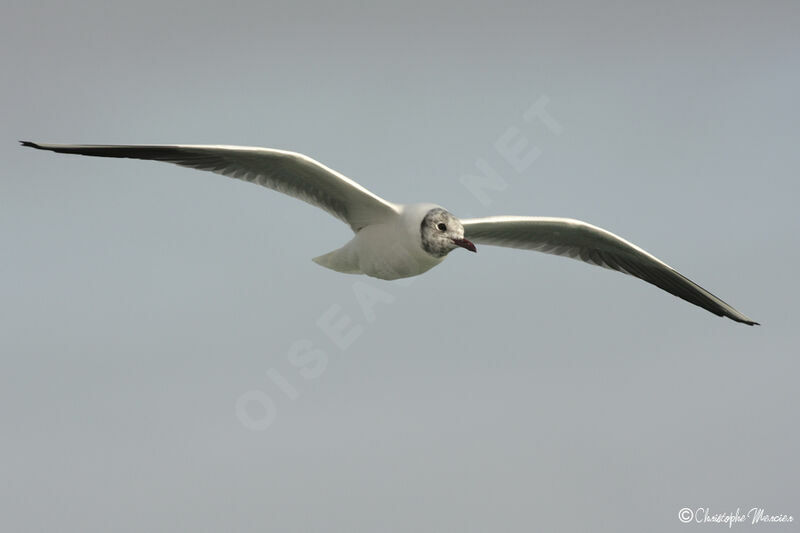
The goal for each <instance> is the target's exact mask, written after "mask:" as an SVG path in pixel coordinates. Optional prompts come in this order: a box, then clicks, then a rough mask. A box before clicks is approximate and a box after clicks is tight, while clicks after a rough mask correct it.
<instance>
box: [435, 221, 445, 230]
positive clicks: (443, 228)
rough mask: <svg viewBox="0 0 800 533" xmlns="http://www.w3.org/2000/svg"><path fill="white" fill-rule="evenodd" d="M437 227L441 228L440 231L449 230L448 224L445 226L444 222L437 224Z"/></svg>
mask: <svg viewBox="0 0 800 533" xmlns="http://www.w3.org/2000/svg"><path fill="white" fill-rule="evenodd" d="M436 227H437V228H439V231H447V226H445V225H444V224H442V223H441V222H439V223H438V224H436Z"/></svg>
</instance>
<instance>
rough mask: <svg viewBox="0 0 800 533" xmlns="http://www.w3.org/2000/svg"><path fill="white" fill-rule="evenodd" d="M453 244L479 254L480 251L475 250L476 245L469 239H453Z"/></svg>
mask: <svg viewBox="0 0 800 533" xmlns="http://www.w3.org/2000/svg"><path fill="white" fill-rule="evenodd" d="M453 243H454V244H457V245H458V246H460V247H462V248H466V249H467V250H469V251H470V252H477V251H478V249H477V248H475V245H474V244H472V243H471V242H470V241H468V240H467V239H453Z"/></svg>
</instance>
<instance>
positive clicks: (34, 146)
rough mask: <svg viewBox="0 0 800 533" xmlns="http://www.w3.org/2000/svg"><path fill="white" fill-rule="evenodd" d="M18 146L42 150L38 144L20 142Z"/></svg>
mask: <svg viewBox="0 0 800 533" xmlns="http://www.w3.org/2000/svg"><path fill="white" fill-rule="evenodd" d="M19 144H21V145H22V146H30V147H31V148H39V149H40V150H41V148H42V147H41V146H39V145H38V144H36V143H34V142H31V141H20V142H19Z"/></svg>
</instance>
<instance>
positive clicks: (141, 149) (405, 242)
mask: <svg viewBox="0 0 800 533" xmlns="http://www.w3.org/2000/svg"><path fill="white" fill-rule="evenodd" d="M20 143H21V144H22V145H23V146H29V147H31V148H38V149H40V150H50V151H53V152H58V153H64V154H80V155H90V156H99V157H122V158H131V159H146V160H154V161H165V162H168V163H174V164H177V165H181V166H184V167H190V168H195V169H199V170H207V171H211V172H216V173H218V174H223V175H225V176H229V177H231V178H236V179H240V180H243V181H248V182H251V183H257V184H259V185H263V186H264V187H268V188H270V189H273V190H276V191H278V192H282V193H284V194H287V195H289V196H293V197H294V198H297V199H299V200H303V201H305V202H308V203H309V204H311V205H315V206H317V207H319V208H321V209H324V210H325V211H327V212H328V213H330V214H331V215H333V216H334V217H336V218H338V219H340V220H341V221H342V222H344V223H345V224H348V225H349V226H350V228H351V229H352V230H353V233H354V234H355V235H354V237H353V238H352V239H351V240H350V241H349V242H348V243H347V244H345V245H344V246H342V247H341V248H338V249H336V250H334V251H332V252H329V253H327V254H325V255H321V256H319V257H315V258H314V259H313V261H315V262H316V263H318V264H320V265H322V266H324V267H326V268H329V269H331V270H335V271H337V272H343V273H347V274H366V275H367V276H372V277H375V278H380V279H385V280H394V279H400V278H407V277H411V276H417V275H419V274H422V273H424V272H427V271H428V270H430V269H431V268H433V267H435V266H436V265H438V264H439V263H441V262H442V261H444V259H445V257H447V255H448V254H449V253H450V252H451V251H453V250H455V249H456V248H464V249H466V250H469V251H471V252H476V251H477V249H476V247H475V244H476V243H477V244H487V245H492V246H505V247H508V248H519V249H523V250H535V251H538V252H544V253H548V254H554V255H561V256H566V257H571V258H573V259H579V260H582V261H585V262H587V263H590V264H593V265H597V266H601V267H605V268H608V269H611V270H616V271H618V272H622V273H624V274H629V275H631V276H634V277H637V278H639V279H642V280H644V281H646V282H648V283H651V284H653V285H655V286H656V287H659V288H661V289H663V290H665V291H667V292H669V293H671V294H673V295H675V296H677V297H679V298H682V299H684V300H686V301H687V302H690V303H693V304H695V305H697V306H699V307H702V308H703V309H706V310H708V311H710V312H712V313H714V314H715V315H718V316H724V317H728V318H730V319H732V320H735V321H736V322H742V323H744V324H749V325H757V324H758V323H757V322H754V321H753V320H751V319H749V318H748V317H747V316H745V315H744V314H742V313H740V312H739V311H737V310H736V309H734V308H733V307H731V306H730V305H728V304H726V303H725V302H723V301H722V300H721V299H719V298H717V297H716V296H714V295H713V294H711V293H710V292H708V291H707V290H705V289H704V288H702V287H701V286H699V285H697V284H696V283H694V282H693V281H691V280H690V279H688V278H686V277H685V276H683V275H682V274H680V273H679V272H678V271H677V270H675V269H673V268H672V267H670V266H669V265H667V264H666V263H664V262H663V261H661V260H660V259H657V258H656V257H655V256H653V255H651V254H649V253H648V252H646V251H644V250H643V249H641V248H639V247H638V246H636V245H634V244H631V243H630V242H628V241H626V240H625V239H623V238H621V237H618V236H616V235H614V234H613V233H611V232H609V231H606V230H604V229H602V228H598V227H597V226H593V225H591V224H588V223H586V222H582V221H580V220H574V219H569V218H552V217H530V216H492V217H485V218H467V219H459V218H457V217H456V216H455V215H453V214H452V213H450V212H449V211H447V210H446V209H444V208H443V207H441V206H439V205H436V204H429V203H417V204H395V203H392V202H388V201H386V200H384V199H383V198H381V197H379V196H377V195H375V194H373V193H371V192H370V191H368V190H367V189H365V188H364V187H362V186H361V185H359V184H358V183H356V182H355V181H353V180H351V179H349V178H347V177H345V176H343V175H342V174H340V173H338V172H336V171H334V170H332V169H330V168H328V167H326V166H325V165H323V164H321V163H319V162H317V161H315V160H313V159H311V158H310V157H307V156H305V155H303V154H299V153H295V152H287V151H283V150H275V149H269V148H257V147H246V146H224V145H188V144H185V145H184V144H180V145H177V144H176V145H78V144H39V143H34V142H30V141H20Z"/></svg>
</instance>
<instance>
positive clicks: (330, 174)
mask: <svg viewBox="0 0 800 533" xmlns="http://www.w3.org/2000/svg"><path fill="white" fill-rule="evenodd" d="M21 142H22V144H23V145H24V146H30V147H32V148H38V149H41V150H51V151H53V152H59V153H66V154H80V155H91V156H99V157H126V158H131V159H149V160H154V161H165V162H168V163H174V164H176V165H181V166H184V167H190V168H196V169H200V170H208V171H211V172H216V173H218V174H223V175H225V176H229V177H231V178H236V179H240V180H244V181H249V182H252V183H257V184H259V185H263V186H265V187H268V188H270V189H273V190H276V191H278V192H282V193H284V194H288V195H289V196H293V197H295V198H298V199H300V200H303V201H305V202H308V203H309V204H311V205H315V206H317V207H320V208H322V209H324V210H325V211H327V212H328V213H330V214H331V215H333V216H335V217H336V218H338V219H340V220H342V221H343V222H345V223H347V224H349V225H350V227H351V228H352V229H353V231H356V232H357V231H358V230H360V229H361V228H363V227H364V226H368V225H370V224H374V223H379V222H382V221H384V220H386V219H387V218H388V217H391V216H392V215H395V214H396V213H397V212H398V209H397V207H396V206H395V205H394V204H392V203H390V202H387V201H386V200H384V199H382V198H380V197H379V196H377V195H375V194H373V193H371V192H370V191H368V190H367V189H365V188H364V187H362V186H361V185H359V184H358V183H356V182H354V181H353V180H351V179H349V178H347V177H345V176H343V175H342V174H339V173H338V172H336V171H334V170H331V169H330V168H328V167H326V166H325V165H323V164H322V163H319V162H317V161H315V160H313V159H311V158H310V157H306V156H304V155H302V154H298V153H295V152H285V151H283V150H272V149H268V148H256V147H245V146H203V145H77V144H38V143H33V142H28V141H21Z"/></svg>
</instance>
